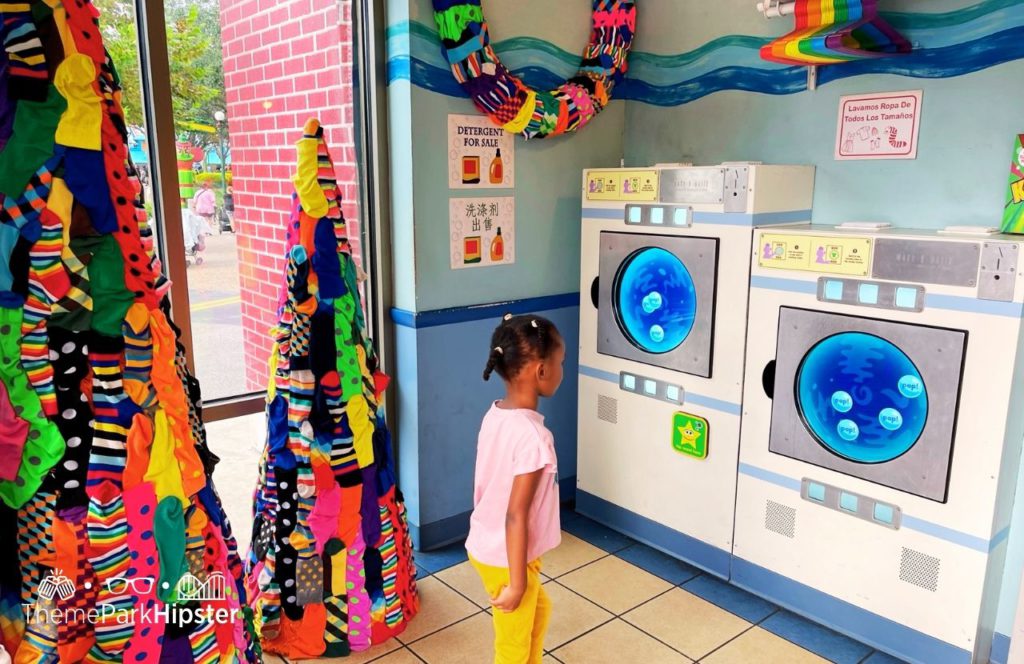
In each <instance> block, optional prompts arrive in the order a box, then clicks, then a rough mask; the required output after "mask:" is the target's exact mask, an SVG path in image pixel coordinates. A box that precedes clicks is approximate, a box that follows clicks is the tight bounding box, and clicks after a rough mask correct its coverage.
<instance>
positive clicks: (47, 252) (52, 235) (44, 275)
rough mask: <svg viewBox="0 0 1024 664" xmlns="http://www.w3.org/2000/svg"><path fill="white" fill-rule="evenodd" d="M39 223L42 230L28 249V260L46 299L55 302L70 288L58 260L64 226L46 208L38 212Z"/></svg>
mask: <svg viewBox="0 0 1024 664" xmlns="http://www.w3.org/2000/svg"><path fill="white" fill-rule="evenodd" d="M39 223H40V226H41V228H42V232H41V233H40V235H39V239H38V240H36V243H35V244H34V245H32V249H31V251H29V261H30V264H31V265H32V268H33V269H34V270H35V274H36V277H37V279H38V281H39V283H40V284H41V285H42V288H43V290H44V291H45V292H46V296H47V300H48V301H49V302H56V301H57V300H59V299H61V298H62V297H64V296H65V295H66V294H67V292H68V289H69V288H71V282H69V281H68V274H67V272H66V271H65V270H64V266H63V265H62V264H61V262H60V256H61V252H62V251H63V249H64V227H63V225H62V224H61V221H60V217H58V216H57V215H56V214H54V213H53V212H52V211H50V210H49V209H46V208H43V210H42V211H41V212H40V215H39Z"/></svg>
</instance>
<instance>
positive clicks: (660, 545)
mask: <svg viewBox="0 0 1024 664" xmlns="http://www.w3.org/2000/svg"><path fill="white" fill-rule="evenodd" d="M576 511H577V512H579V513H580V514H583V515H585V516H589V517H590V518H592V519H594V520H595V521H599V522H601V523H603V524H605V525H607V526H610V527H612V528H614V529H615V530H618V531H620V532H623V533H625V534H626V535H629V536H630V537H632V538H633V539H635V540H638V541H640V542H643V543H644V544H647V545H648V546H651V547H654V548H655V549H658V550H659V551H664V552H665V553H667V554H669V555H672V556H675V557H677V558H682V559H683V560H685V561H687V562H689V563H692V564H694V565H696V566H697V567H700V568H701V569H704V570H706V571H708V572H710V573H712V574H714V575H715V576H718V577H721V578H723V579H728V578H729V566H730V560H731V558H732V555H731V554H730V553H729V552H728V551H723V550H722V549H719V548H718V547H714V546H711V545H710V544H708V543H706V542H702V541H700V540H699V539H696V538H693V537H690V536H689V535H686V534H684V533H681V532H679V531H676V530H672V529H671V528H669V527H667V526H664V525H662V524H660V523H658V522H657V521H652V520H651V519H648V518H647V517H645V516H641V515H639V514H636V513H634V512H631V511H629V510H627V509H625V508H623V507H619V506H618V505H615V504H613V503H610V502H608V501H606V500H604V499H603V498H598V497H597V496H595V495H593V494H589V493H587V492H586V491H581V490H579V489H577V490H576Z"/></svg>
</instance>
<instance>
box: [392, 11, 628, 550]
mask: <svg viewBox="0 0 1024 664" xmlns="http://www.w3.org/2000/svg"><path fill="white" fill-rule="evenodd" d="M524 5H525V6H526V8H524ZM575 5H576V3H555V4H552V3H550V2H546V1H545V0H529V1H528V2H518V3H501V2H494V3H488V5H487V13H488V21H489V23H490V25H491V29H492V34H493V36H494V38H495V40H498V41H500V40H507V39H509V38H511V39H513V40H515V39H519V38H529V39H537V40H540V41H541V42H543V43H546V44H552V45H555V46H552V48H556V46H557V47H561V48H562V49H566V52H567V51H569V50H571V51H581V52H582V48H583V46H584V45H585V44H586V41H587V37H588V34H589V20H590V11H589V7H588V6H587V5H586V4H580V5H579V6H578V7H577V6H575ZM529 6H533V7H534V9H535V10H536V11H533V12H531V11H528V8H529ZM388 9H389V13H388V26H389V27H388V43H387V48H388V59H389V78H390V84H389V125H390V132H391V133H390V154H391V162H392V164H391V170H392V191H393V193H392V209H393V220H392V223H393V228H392V235H393V238H394V240H393V244H394V246H393V252H394V253H393V255H394V263H395V268H394V269H395V304H396V311H394V312H393V313H394V316H393V317H394V319H395V321H396V322H397V323H398V334H397V337H396V338H397V347H398V353H397V355H398V356H397V358H396V370H397V371H396V373H397V383H398V392H399V394H398V397H397V398H398V411H399V412H398V415H397V421H398V436H397V440H398V453H399V459H400V463H399V472H400V474H401V477H400V480H401V486H402V491H403V493H404V494H405V496H406V499H407V504H408V506H409V517H410V522H411V526H412V532H413V536H414V541H415V542H416V544H417V545H418V546H420V547H422V548H431V547H434V546H437V545H440V544H443V543H445V542H447V541H449V540H453V539H458V538H459V537H461V536H464V535H465V534H466V531H467V527H468V519H469V512H470V511H471V510H472V507H473V504H472V496H473V459H474V458H475V450H476V434H477V430H478V428H479V424H480V420H481V419H482V417H483V415H484V413H485V412H486V409H487V408H488V407H489V404H490V401H491V400H493V399H495V398H497V397H499V396H500V393H501V385H500V381H498V382H492V383H484V382H483V380H482V378H481V373H482V371H483V366H484V364H485V362H486V359H487V354H488V349H489V341H490V334H491V332H492V330H493V329H494V327H495V326H496V325H497V324H498V322H499V321H500V317H501V315H502V313H504V312H505V311H508V310H513V311H516V312H517V313H519V312H526V311H533V312H535V313H538V314H540V315H544V316H547V317H549V318H552V319H553V320H554V321H555V322H556V324H557V325H558V326H559V328H560V329H561V330H562V333H563V336H564V337H565V339H566V345H567V347H568V349H569V353H568V356H567V358H566V365H565V372H566V376H574V375H575V374H576V371H577V369H576V366H577V365H576V355H577V353H576V349H577V346H578V332H577V326H578V322H577V321H578V311H579V310H578V297H577V296H576V293H577V291H578V290H579V263H580V255H579V246H580V242H579V222H580V196H581V194H580V186H581V180H582V171H583V169H584V168H589V167H595V166H597V167H610V166H618V165H619V163H620V161H621V159H622V154H623V146H622V134H623V126H624V118H625V110H626V109H625V106H626V105H625V102H622V101H616V102H613V103H612V104H610V105H609V107H608V108H607V109H605V111H604V112H603V113H602V114H601V115H600V116H599V117H597V118H596V119H595V120H594V121H593V122H592V123H591V124H590V125H589V126H588V127H587V130H586V135H585V136H582V137H569V138H563V139H557V140H552V141H533V142H529V143H527V142H525V141H523V140H520V139H517V141H516V155H515V156H516V159H515V163H516V173H515V180H516V187H515V190H514V192H510V190H502V189H481V190H474V191H473V192H472V193H470V194H467V192H465V191H461V190H449V189H448V176H447V173H448V166H447V159H448V135H447V131H448V115H449V114H453V113H454V114H475V113H477V111H476V109H475V107H474V106H473V104H472V103H471V102H470V101H469V99H468V98H464V97H461V96H454V95H457V94H459V91H458V88H457V86H455V87H454V88H452V86H453V84H454V79H453V78H452V75H451V73H450V72H449V71H448V70H447V69H440V68H437V67H435V70H436V71H435V76H434V80H435V81H436V82H437V83H438V84H439V85H442V86H447V87H448V88H449V92H452V93H453V94H443V93H439V92H437V91H435V90H433V89H432V88H431V87H430V86H424V85H422V84H421V83H422V81H418V80H417V79H416V72H417V71H419V68H418V65H417V64H416V63H417V62H419V61H422V59H430V60H432V61H433V62H434V64H435V65H438V64H439V65H440V66H441V67H443V66H444V63H443V60H440V57H441V56H440V48H441V46H440V42H439V40H438V39H437V36H436V33H435V32H434V28H433V10H432V9H431V3H430V1H429V0H390V2H389V7H388ZM540 11H543V13H544V15H545V18H546V19H547V20H545V21H543V22H537V21H535V20H533V19H532V18H529V17H530V16H535V15H536V14H537V13H538V12H540ZM520 43H521V42H520ZM556 50H557V48H556ZM512 51H514V52H512V53H511V54H510V55H509V58H508V60H506V62H507V63H508V64H509V65H510V66H512V67H513V68H516V67H517V65H518V64H520V63H522V64H526V63H528V62H529V60H530V58H531V57H532V56H530V53H531V52H532V51H531V50H521V49H520V50H517V49H516V47H515V42H513V49H512ZM439 60H440V61H439ZM576 65H578V55H577V56H574V57H573V58H569V57H567V56H564V57H562V59H561V60H560V61H558V63H557V65H556V66H555V69H557V70H558V72H559V74H558V75H560V76H561V77H562V78H563V79H564V78H566V77H568V76H570V75H571V74H573V73H574V72H575V69H576ZM513 193H514V195H515V198H516V247H515V251H516V262H515V264H513V265H509V266H501V267H493V268H480V269H467V270H452V269H451V267H450V257H449V253H450V249H449V247H450V244H449V239H448V237H449V226H448V221H449V220H448V201H449V199H450V198H452V197H465V196H467V195H477V196H505V195H513ZM546 296H557V297H554V298H549V297H546ZM479 305H493V306H491V307H488V308H485V309H480V308H478V307H479ZM471 307H473V309H472V310H470V308H471ZM467 312H469V313H467ZM543 410H544V412H545V413H546V414H547V417H548V420H547V423H548V426H549V427H550V428H551V429H552V431H553V432H554V433H555V437H556V441H557V446H558V454H559V474H560V476H561V478H562V480H563V486H564V491H563V493H565V494H571V492H572V490H573V488H574V485H575V475H576V386H575V381H574V380H572V379H571V378H570V379H568V380H567V381H566V383H565V384H564V385H563V387H562V389H561V390H560V392H559V394H558V395H557V397H556V398H555V399H553V400H551V401H550V402H548V403H547V404H545V405H544V407H543Z"/></svg>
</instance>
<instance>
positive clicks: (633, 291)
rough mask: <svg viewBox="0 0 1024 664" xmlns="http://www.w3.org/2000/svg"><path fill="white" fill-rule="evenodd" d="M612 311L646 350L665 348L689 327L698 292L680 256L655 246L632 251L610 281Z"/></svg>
mask: <svg viewBox="0 0 1024 664" xmlns="http://www.w3.org/2000/svg"><path fill="white" fill-rule="evenodd" d="M614 302H615V314H616V318H617V320H618V323H619V327H620V328H621V329H622V331H623V333H624V334H625V335H626V338H628V339H629V341H630V342H631V343H632V344H633V345H634V346H636V347H637V348H639V349H640V350H643V351H646V352H648V353H656V354H662V353H668V352H671V351H673V350H675V349H676V348H678V347H679V346H681V345H682V343H683V342H684V341H686V338H687V337H688V336H690V333H691V332H692V331H693V324H694V320H695V318H696V315H697V292H696V288H695V287H694V283H693V278H692V277H691V276H690V272H689V270H687V269H686V266H685V265H684V264H683V262H682V261H681V260H680V259H679V258H677V257H676V256H675V255H674V254H672V253H670V252H669V251H666V250H665V249H662V248H660V247H646V248H644V249H640V250H638V251H636V252H634V253H633V254H631V255H630V256H629V257H628V258H626V260H625V261H624V262H623V264H622V266H621V267H620V268H619V273H618V275H617V276H616V282H615V296H614Z"/></svg>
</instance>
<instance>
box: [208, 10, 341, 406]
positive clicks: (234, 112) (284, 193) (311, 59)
mask: <svg viewBox="0 0 1024 664" xmlns="http://www.w3.org/2000/svg"><path fill="white" fill-rule="evenodd" d="M221 30H222V37H223V49H224V80H225V87H226V89H227V115H228V131H229V136H230V141H231V158H232V173H233V176H234V188H235V230H236V232H237V236H238V260H239V280H240V283H241V292H242V325H243V327H244V343H245V357H246V367H245V373H246V384H247V387H248V389H252V390H258V389H262V388H264V387H265V386H266V381H267V358H268V355H269V353H270V347H271V342H270V337H269V336H268V330H269V329H270V328H271V327H272V326H273V325H274V323H275V322H276V317H277V312H276V310H277V302H278V296H279V293H280V289H281V284H282V280H283V266H284V257H283V256H284V242H285V233H286V225H287V221H288V212H289V209H290V199H291V194H292V184H291V176H292V174H293V173H294V171H295V148H294V145H295V142H296V141H297V140H299V139H300V138H301V137H302V127H303V125H304V124H305V122H306V120H307V119H309V118H310V117H318V118H319V119H320V122H321V123H322V124H323V125H324V128H325V133H326V137H327V141H328V144H329V145H330V147H331V153H332V156H333V157H334V161H335V167H336V169H337V174H338V182H339V184H340V185H341V186H342V194H343V196H344V200H345V206H344V211H345V217H346V219H347V220H348V222H349V235H350V237H351V238H352V240H353V243H354V245H355V246H354V251H355V252H356V254H357V257H358V255H359V249H360V247H359V244H358V238H359V234H358V231H357V229H358V213H359V208H358V205H357V203H358V200H359V199H358V187H357V178H356V161H355V160H356V155H355V146H354V139H353V134H354V132H353V126H354V115H353V111H354V109H353V107H352V67H353V61H352V0H340V1H339V0H221Z"/></svg>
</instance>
